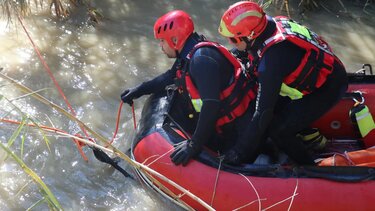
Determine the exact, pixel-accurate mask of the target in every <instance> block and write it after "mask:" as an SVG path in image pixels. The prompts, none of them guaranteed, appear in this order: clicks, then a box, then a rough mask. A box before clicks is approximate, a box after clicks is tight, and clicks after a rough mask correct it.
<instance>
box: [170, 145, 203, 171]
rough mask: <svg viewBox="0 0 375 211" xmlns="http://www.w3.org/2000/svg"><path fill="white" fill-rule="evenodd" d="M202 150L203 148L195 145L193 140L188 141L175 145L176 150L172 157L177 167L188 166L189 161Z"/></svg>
mask: <svg viewBox="0 0 375 211" xmlns="http://www.w3.org/2000/svg"><path fill="white" fill-rule="evenodd" d="M201 150H202V147H201V146H200V145H198V144H195V143H194V141H192V140H187V141H184V142H182V143H179V144H176V145H175V150H174V151H173V152H172V154H171V155H170V157H171V160H172V162H173V163H174V164H175V165H180V164H182V165H183V166H186V164H187V163H188V162H189V160H190V159H191V158H193V157H195V156H196V155H198V154H199V152H200V151H201Z"/></svg>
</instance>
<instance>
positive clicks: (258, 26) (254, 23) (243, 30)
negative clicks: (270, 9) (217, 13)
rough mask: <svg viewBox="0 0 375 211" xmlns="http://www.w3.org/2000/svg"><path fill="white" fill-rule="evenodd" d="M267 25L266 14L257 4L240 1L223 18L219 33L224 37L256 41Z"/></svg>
mask: <svg viewBox="0 0 375 211" xmlns="http://www.w3.org/2000/svg"><path fill="white" fill-rule="evenodd" d="M266 25H267V18H266V14H265V13H264V11H263V9H262V8H261V7H260V6H259V5H258V4H257V3H254V2H250V1H240V2H237V3H235V4H233V5H232V6H230V7H229V9H228V10H227V11H225V13H224V14H223V17H221V21H220V26H219V33H220V34H221V35H223V36H224V37H248V38H249V39H255V38H256V37H258V36H259V35H260V34H261V33H262V32H263V31H264V29H265V28H266Z"/></svg>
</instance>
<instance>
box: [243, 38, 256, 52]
mask: <svg viewBox="0 0 375 211" xmlns="http://www.w3.org/2000/svg"><path fill="white" fill-rule="evenodd" d="M255 40H256V38H255V39H253V40H251V39H250V38H249V37H246V38H245V39H244V41H245V43H246V50H250V48H251V47H253V45H254V43H255Z"/></svg>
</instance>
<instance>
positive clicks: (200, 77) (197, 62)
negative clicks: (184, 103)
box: [137, 33, 254, 149]
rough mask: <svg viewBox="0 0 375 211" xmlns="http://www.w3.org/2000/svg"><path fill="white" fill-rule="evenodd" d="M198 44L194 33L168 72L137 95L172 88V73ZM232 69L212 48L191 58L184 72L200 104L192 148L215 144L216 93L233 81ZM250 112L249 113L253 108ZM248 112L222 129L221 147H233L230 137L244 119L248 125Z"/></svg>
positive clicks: (206, 47)
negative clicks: (196, 90)
mask: <svg viewBox="0 0 375 211" xmlns="http://www.w3.org/2000/svg"><path fill="white" fill-rule="evenodd" d="M200 41H201V37H200V36H199V35H197V34H196V33H194V34H192V35H191V36H190V37H189V38H188V39H187V41H186V43H185V45H184V47H183V49H182V51H181V52H180V54H179V55H178V57H177V59H176V62H175V63H174V65H173V67H172V68H171V69H170V70H168V71H167V72H165V73H163V74H161V75H159V76H157V77H156V78H154V79H152V80H150V81H147V82H144V83H142V84H141V85H140V86H138V87H137V89H138V90H139V92H140V93H141V95H144V94H151V93H155V92H159V91H163V90H164V89H165V87H166V86H167V85H171V84H173V83H174V79H175V78H176V69H177V68H180V66H181V64H183V63H185V62H187V61H186V56H187V54H188V53H189V52H190V51H191V50H192V49H193V47H194V46H195V45H196V44H197V43H198V42H200ZM233 69H234V67H233V65H232V64H231V63H230V61H229V60H228V59H227V58H226V57H225V56H224V55H223V54H222V53H220V51H219V50H218V49H216V48H214V47H210V46H203V47H200V48H199V49H197V50H196V51H195V53H194V54H193V55H192V56H191V59H190V62H189V65H188V70H187V71H188V72H189V74H190V77H191V79H192V81H193V83H194V84H195V86H196V87H197V89H198V91H199V95H200V97H201V99H202V101H203V106H202V108H201V112H200V114H199V119H198V122H197V126H196V128H195V131H194V133H193V135H192V140H193V141H194V142H195V143H196V144H199V145H203V144H206V143H207V141H208V140H214V139H215V141H217V139H216V138H218V137H217V136H215V137H214V136H213V135H214V134H216V133H215V126H216V121H217V118H218V114H219V110H220V108H221V103H220V93H221V91H222V90H224V89H225V88H226V87H227V85H228V84H229V82H230V80H232V79H233ZM185 96H187V95H185ZM189 101H190V99H189ZM253 104H254V103H253ZM250 108H251V109H252V111H253V109H254V108H253V107H250ZM248 110H249V112H247V113H246V114H244V115H243V118H239V119H241V120H238V121H237V120H236V121H234V122H232V123H230V124H227V125H225V126H224V127H223V134H224V135H225V136H220V141H225V140H227V142H225V143H222V144H224V145H229V144H230V143H228V142H229V141H228V140H232V141H231V142H232V143H233V140H235V139H234V138H233V136H235V135H237V133H238V131H244V127H245V125H246V124H245V123H240V122H241V121H242V122H245V120H243V119H244V118H245V116H246V117H247V120H246V122H249V121H250V118H251V116H252V112H250V109H248ZM241 127H242V128H241ZM215 141H214V142H215ZM214 142H211V143H210V145H211V146H212V147H214V148H215V149H222V148H228V146H218V145H217V144H216V143H214Z"/></svg>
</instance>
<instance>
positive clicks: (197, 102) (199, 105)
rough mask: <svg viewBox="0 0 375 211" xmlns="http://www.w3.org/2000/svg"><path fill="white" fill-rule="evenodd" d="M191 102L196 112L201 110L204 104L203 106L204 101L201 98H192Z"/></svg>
mask: <svg viewBox="0 0 375 211" xmlns="http://www.w3.org/2000/svg"><path fill="white" fill-rule="evenodd" d="M191 103H192V104H193V107H194V110H195V111H196V112H198V113H199V112H201V110H202V106H203V101H202V100H201V99H193V98H192V99H191Z"/></svg>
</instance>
